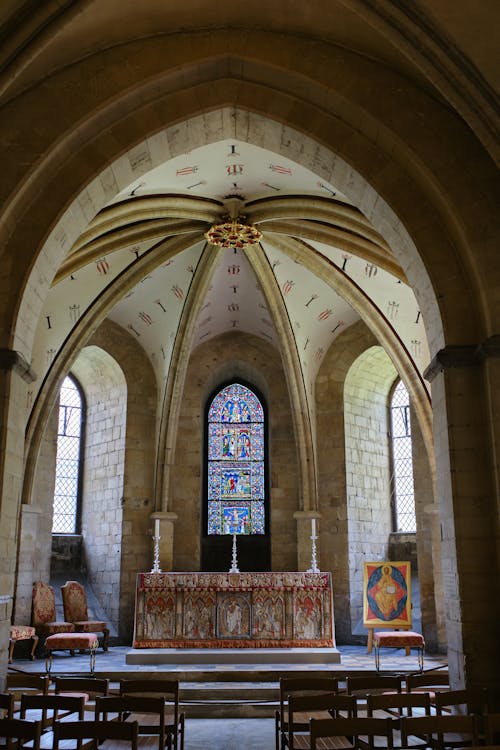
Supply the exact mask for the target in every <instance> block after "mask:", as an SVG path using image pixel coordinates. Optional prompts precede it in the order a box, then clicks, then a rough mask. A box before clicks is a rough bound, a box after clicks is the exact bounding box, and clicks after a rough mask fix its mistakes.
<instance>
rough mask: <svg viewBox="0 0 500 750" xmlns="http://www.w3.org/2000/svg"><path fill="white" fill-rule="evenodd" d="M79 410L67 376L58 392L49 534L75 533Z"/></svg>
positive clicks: (74, 386) (76, 389)
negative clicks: (54, 465)
mask: <svg viewBox="0 0 500 750" xmlns="http://www.w3.org/2000/svg"><path fill="white" fill-rule="evenodd" d="M83 412H84V402H83V397H82V394H81V392H80V388H79V386H78V385H77V383H76V382H75V380H73V378H71V377H69V376H68V377H66V378H65V379H64V381H63V384H62V386H61V391H60V396H59V426H58V431H57V458H56V482H55V490H54V514H53V519H52V533H53V534H75V533H76V532H77V530H78V529H77V524H78V510H79V508H78V506H79V500H80V490H81V456H82V426H83Z"/></svg>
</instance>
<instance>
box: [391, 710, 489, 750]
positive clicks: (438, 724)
mask: <svg viewBox="0 0 500 750" xmlns="http://www.w3.org/2000/svg"><path fill="white" fill-rule="evenodd" d="M466 735H468V737H466ZM415 736H416V737H419V738H420V739H424V740H425V741H426V743H427V744H428V745H429V746H431V747H433V748H436V750H444V748H450V747H463V746H467V745H477V744H478V741H479V738H478V727H477V719H476V717H475V716H470V715H464V716H459V715H458V714H454V715H452V716H451V715H450V716H438V715H437V714H436V715H434V716H412V717H403V718H402V719H401V745H402V747H408V746H409V745H411V744H413V743H412V738H413V737H415Z"/></svg>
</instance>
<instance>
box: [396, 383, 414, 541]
mask: <svg viewBox="0 0 500 750" xmlns="http://www.w3.org/2000/svg"><path fill="white" fill-rule="evenodd" d="M391 448H392V492H393V504H394V517H395V531H406V532H414V531H416V528H417V526H416V519H415V493H414V488H413V459H412V446H411V423H410V397H409V395H408V391H407V389H406V386H405V385H404V383H403V382H402V381H401V380H400V381H399V382H398V384H397V385H396V388H395V389H394V392H393V394H392V399H391Z"/></svg>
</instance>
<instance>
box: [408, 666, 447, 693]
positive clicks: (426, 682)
mask: <svg viewBox="0 0 500 750" xmlns="http://www.w3.org/2000/svg"><path fill="white" fill-rule="evenodd" d="M449 687H450V676H449V674H448V672H441V671H429V672H422V673H421V674H410V675H408V677H407V678H406V689H407V691H408V692H409V693H412V692H414V691H415V690H418V689H419V688H438V689H440V690H449ZM424 692H428V691H425V690H424Z"/></svg>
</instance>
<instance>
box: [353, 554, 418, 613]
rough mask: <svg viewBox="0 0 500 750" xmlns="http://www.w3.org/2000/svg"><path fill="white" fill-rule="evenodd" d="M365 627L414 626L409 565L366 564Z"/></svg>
mask: <svg viewBox="0 0 500 750" xmlns="http://www.w3.org/2000/svg"><path fill="white" fill-rule="evenodd" d="M363 625H364V626H365V627H367V628H372V627H384V626H385V627H388V626H389V627H393V628H408V627H411V564H410V563H409V562H365V564H364V571H363Z"/></svg>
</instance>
